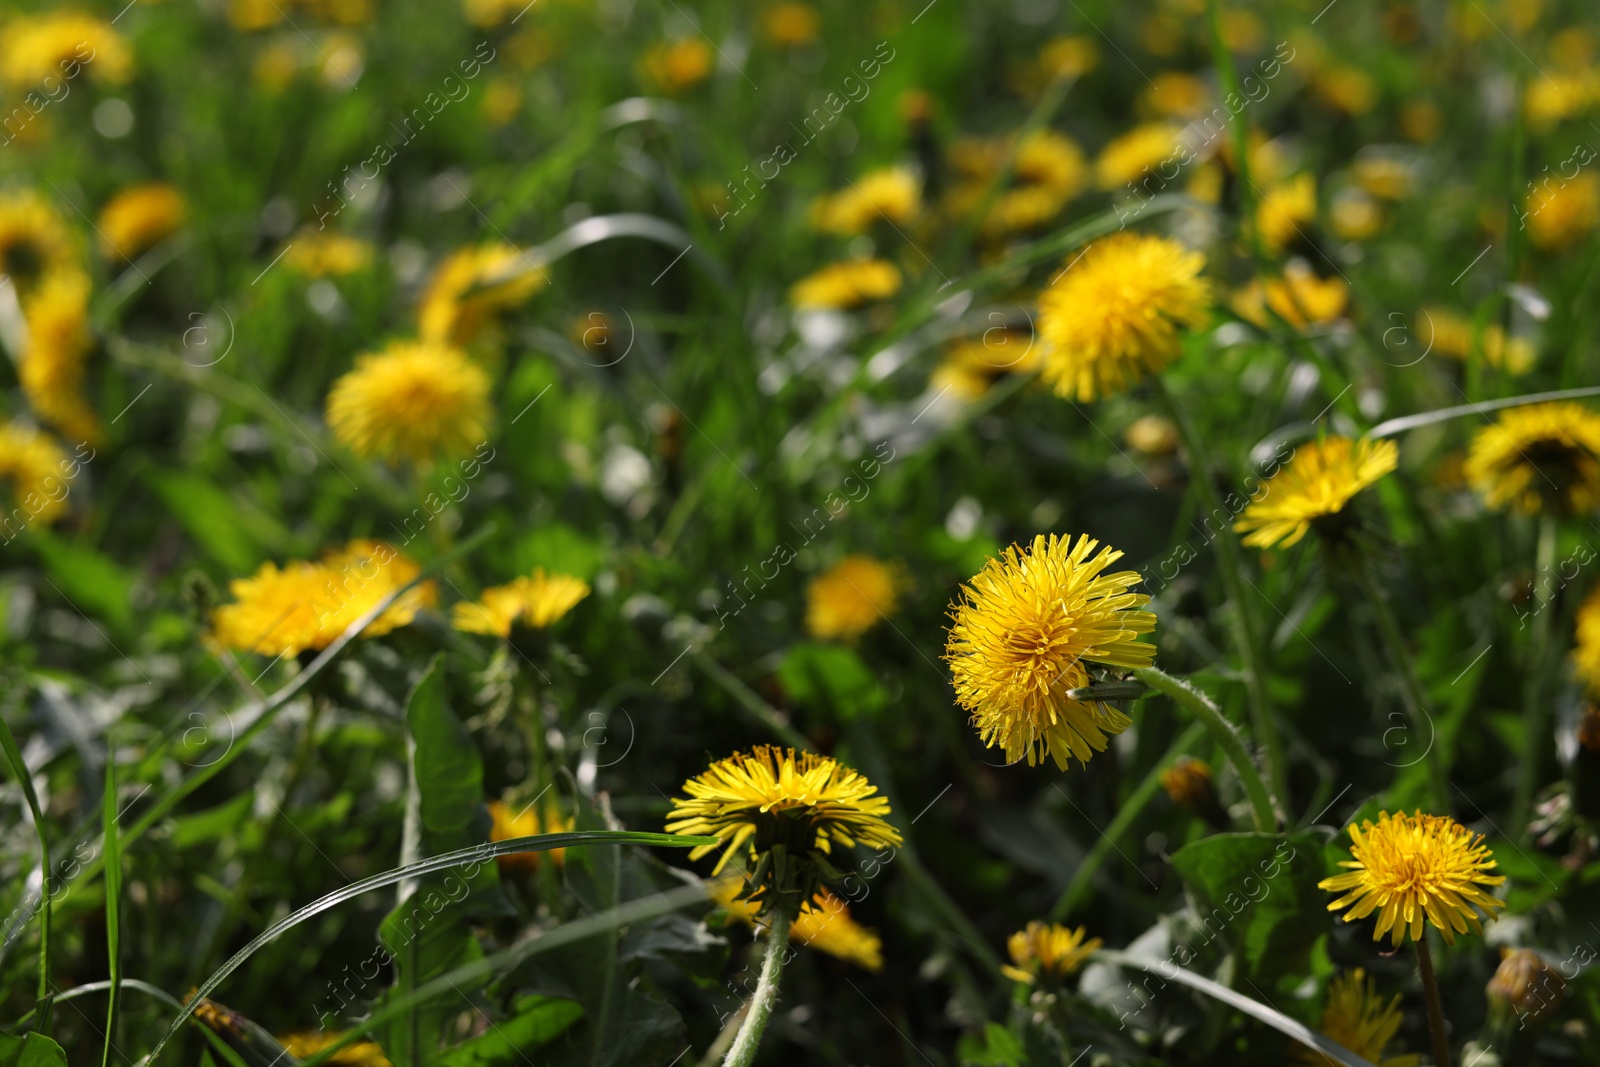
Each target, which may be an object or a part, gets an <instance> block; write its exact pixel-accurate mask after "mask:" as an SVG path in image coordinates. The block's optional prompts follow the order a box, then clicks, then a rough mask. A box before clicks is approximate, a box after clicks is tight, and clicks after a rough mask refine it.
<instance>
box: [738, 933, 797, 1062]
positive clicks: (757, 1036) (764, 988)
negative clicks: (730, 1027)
mask: <svg viewBox="0 0 1600 1067" xmlns="http://www.w3.org/2000/svg"><path fill="white" fill-rule="evenodd" d="M789 922H790V920H789V916H788V914H787V913H786V912H784V911H783V910H782V909H781V908H780V909H777V910H775V911H774V912H773V914H772V926H771V928H770V929H769V930H768V931H767V953H766V955H765V956H764V957H762V960H761V977H760V978H758V979H757V980H756V991H755V995H753V996H752V997H751V998H750V1004H749V1007H748V1010H747V1011H746V1013H745V1017H744V1025H743V1026H741V1027H739V1035H738V1036H737V1037H735V1038H734V1039H733V1047H732V1048H731V1049H729V1050H728V1058H727V1059H725V1060H723V1061H722V1067H749V1065H750V1064H752V1063H754V1062H755V1059H756V1049H757V1048H758V1047H759V1046H760V1044H761V1034H762V1032H763V1031H765V1030H766V1028H767V1020H768V1019H770V1018H772V1006H773V1005H774V1004H776V1003H777V1002H778V979H779V978H780V977H781V976H782V974H783V957H784V955H785V953H786V952H787V951H788V948H789Z"/></svg>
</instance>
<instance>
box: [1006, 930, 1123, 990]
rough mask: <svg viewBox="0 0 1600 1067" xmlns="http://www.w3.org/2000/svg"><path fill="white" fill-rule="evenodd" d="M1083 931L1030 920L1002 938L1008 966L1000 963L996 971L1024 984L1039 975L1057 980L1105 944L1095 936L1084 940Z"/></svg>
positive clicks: (1041, 977) (1034, 979)
mask: <svg viewBox="0 0 1600 1067" xmlns="http://www.w3.org/2000/svg"><path fill="white" fill-rule="evenodd" d="M1086 933H1088V931H1087V930H1086V929H1085V928H1084V927H1082V926H1080V927H1078V928H1077V929H1076V930H1069V929H1068V928H1067V927H1065V926H1060V925H1058V924H1054V923H1051V924H1046V923H1042V922H1038V921H1037V920H1035V921H1034V922H1030V923H1029V924H1028V925H1027V926H1026V927H1025V928H1024V929H1021V930H1018V931H1017V932H1016V933H1014V934H1012V935H1011V937H1010V938H1008V939H1007V940H1006V951H1007V952H1009V953H1010V954H1011V966H1007V967H1001V968H1000V973H1001V974H1003V975H1005V976H1006V977H1007V978H1009V979H1011V980H1012V981H1013V982H1024V983H1026V984H1028V985H1033V984H1034V983H1035V982H1038V981H1040V980H1041V979H1043V980H1045V981H1047V982H1053V981H1059V980H1060V979H1062V978H1065V977H1066V976H1067V975H1069V974H1072V973H1073V972H1074V971H1076V970H1077V969H1078V968H1079V967H1082V966H1083V965H1084V963H1086V962H1087V961H1088V959H1089V957H1090V956H1093V955H1094V953H1095V950H1096V949H1098V948H1099V947H1100V946H1101V945H1103V944H1105V942H1104V941H1102V940H1101V939H1100V938H1098V937H1096V938H1092V939H1091V940H1089V941H1085V940H1084V935H1085V934H1086Z"/></svg>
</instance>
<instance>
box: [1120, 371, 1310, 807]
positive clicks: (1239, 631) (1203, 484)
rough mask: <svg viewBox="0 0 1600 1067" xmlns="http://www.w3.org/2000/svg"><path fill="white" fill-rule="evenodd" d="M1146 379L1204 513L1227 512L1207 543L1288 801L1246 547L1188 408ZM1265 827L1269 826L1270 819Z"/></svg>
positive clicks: (1260, 726) (1253, 704) (1262, 737)
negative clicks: (1247, 591) (1248, 591)
mask: <svg viewBox="0 0 1600 1067" xmlns="http://www.w3.org/2000/svg"><path fill="white" fill-rule="evenodd" d="M1150 382H1151V384H1152V385H1153V386H1154V387H1155V392H1156V396H1157V397H1159V398H1160V400H1161V403H1162V405H1163V406H1164V407H1165V408H1166V409H1167V414H1168V416H1169V417H1170V418H1171V419H1172V424H1173V425H1174V426H1175V427H1177V430H1178V440H1179V442H1180V443H1181V444H1182V445H1183V450H1184V452H1186V453H1187V454H1188V456H1189V480H1190V481H1191V482H1193V483H1194V486H1195V488H1196V490H1198V492H1199V494H1200V504H1201V507H1203V508H1204V509H1205V513H1206V515H1207V516H1208V517H1209V516H1212V515H1215V514H1217V513H1219V512H1220V513H1222V514H1223V515H1225V516H1227V518H1226V519H1225V520H1224V521H1223V522H1222V524H1221V526H1220V527H1219V529H1218V530H1217V532H1216V534H1215V536H1213V537H1212V538H1211V544H1212V545H1213V547H1214V548H1215V549H1216V552H1217V564H1218V567H1217V569H1218V570H1220V571H1221V572H1222V584H1223V588H1225V589H1226V590H1227V592H1228V599H1229V600H1231V601H1233V631H1234V642H1235V643H1236V644H1237V645H1238V646H1239V658H1240V659H1241V660H1243V661H1244V681H1245V693H1246V696H1247V697H1248V700H1249V704H1250V726H1251V730H1252V731H1253V732H1254V733H1255V740H1256V743H1257V744H1259V745H1260V746H1261V750H1262V752H1263V754H1264V755H1265V758H1266V764H1267V780H1268V781H1270V782H1271V783H1272V792H1273V796H1274V797H1275V798H1276V800H1277V801H1278V803H1280V804H1286V803H1288V799H1289V773H1288V767H1287V765H1286V764H1285V763H1284V758H1283V742H1282V741H1281V740H1280V739H1279V737H1278V728H1277V725H1276V723H1274V722H1273V718H1272V705H1271V703H1270V701H1269V700H1268V699H1267V679H1266V656H1265V654H1264V653H1263V652H1262V651H1261V645H1260V644H1259V642H1258V637H1257V635H1258V634H1259V633H1260V630H1259V628H1258V627H1257V626H1256V620H1255V612H1254V611H1253V610H1252V609H1251V607H1250V601H1248V600H1247V599H1245V595H1244V581H1243V579H1244V558H1243V557H1244V553H1243V552H1242V551H1240V549H1239V542H1238V540H1237V539H1235V537H1234V535H1233V522H1232V518H1233V516H1232V515H1231V514H1229V512H1227V511H1226V510H1225V509H1224V508H1223V506H1222V501H1221V500H1220V499H1218V497H1217V488H1216V486H1214V485H1213V484H1212V483H1211V464H1210V463H1209V461H1208V460H1207V457H1206V453H1205V451H1204V450H1203V449H1202V448H1201V447H1200V441H1199V438H1198V436H1197V435H1196V434H1195V432H1194V427H1193V426H1192V425H1191V424H1190V422H1189V418H1188V415H1187V413H1186V412H1185V411H1184V410H1183V408H1182V407H1181V406H1180V405H1179V404H1178V401H1177V398H1176V397H1174V396H1173V395H1172V393H1171V392H1170V391H1169V390H1168V389H1167V386H1166V383H1165V382H1163V381H1162V380H1161V376H1160V375H1158V374H1153V375H1151V376H1150ZM1283 810H1284V809H1280V810H1279V811H1278V812H1277V819H1276V821H1284V820H1283ZM1267 828H1268V829H1272V828H1273V827H1272V826H1271V825H1269V826H1268V827H1267Z"/></svg>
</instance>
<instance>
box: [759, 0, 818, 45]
mask: <svg viewBox="0 0 1600 1067" xmlns="http://www.w3.org/2000/svg"><path fill="white" fill-rule="evenodd" d="M821 29H822V17H821V16H820V15H818V14H817V9H816V8H814V7H812V6H811V5H810V4H799V3H782V4H773V5H772V6H771V7H769V8H767V10H766V11H765V12H763V13H762V15H761V31H762V33H764V34H765V35H766V38H767V40H768V41H769V42H771V43H772V44H775V45H777V46H778V47H780V48H793V47H796V46H798V45H807V44H811V43H813V42H815V41H816V39H817V35H818V32H819V31H820V30H821Z"/></svg>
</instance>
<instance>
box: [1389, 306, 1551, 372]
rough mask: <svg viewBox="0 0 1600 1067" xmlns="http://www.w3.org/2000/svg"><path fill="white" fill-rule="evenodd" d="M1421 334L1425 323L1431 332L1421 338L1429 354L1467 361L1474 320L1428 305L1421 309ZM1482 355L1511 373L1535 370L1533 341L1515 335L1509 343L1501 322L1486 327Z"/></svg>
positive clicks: (1479, 343)
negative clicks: (1500, 324)
mask: <svg viewBox="0 0 1600 1067" xmlns="http://www.w3.org/2000/svg"><path fill="white" fill-rule="evenodd" d="M1418 315H1419V316H1420V323H1421V324H1422V325H1419V326H1418V333H1419V334H1420V333H1421V331H1422V329H1423V328H1424V325H1425V326H1426V328H1427V330H1428V333H1427V335H1426V337H1420V336H1419V338H1418V340H1419V341H1420V342H1421V343H1422V345H1423V348H1424V349H1425V350H1426V351H1427V352H1428V354H1429V355H1433V354H1438V355H1441V356H1445V357H1448V358H1450V359H1459V360H1466V359H1468V358H1469V357H1471V356H1472V352H1473V347H1474V346H1473V328H1472V321H1471V320H1470V319H1468V318H1466V317H1465V316H1463V315H1458V314H1456V313H1455V312H1454V311H1450V310H1449V309H1447V308H1442V307H1426V308H1423V309H1422V310H1421V311H1419V312H1418ZM1477 350H1478V354H1479V356H1481V357H1482V359H1483V361H1484V362H1485V363H1487V364H1488V365H1489V366H1491V367H1494V368H1496V369H1497V370H1503V371H1505V372H1506V373H1507V374H1512V375H1520V374H1526V373H1527V372H1528V371H1530V370H1532V369H1533V365H1534V363H1535V362H1536V356H1535V353H1534V349H1533V342H1532V341H1530V340H1528V339H1527V338H1526V337H1513V338H1512V339H1511V342H1510V344H1507V343H1506V332H1505V330H1504V329H1502V328H1501V327H1500V326H1499V324H1498V323H1491V324H1490V325H1488V326H1485V327H1484V329H1483V336H1482V338H1480V339H1479V341H1478V344H1477Z"/></svg>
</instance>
